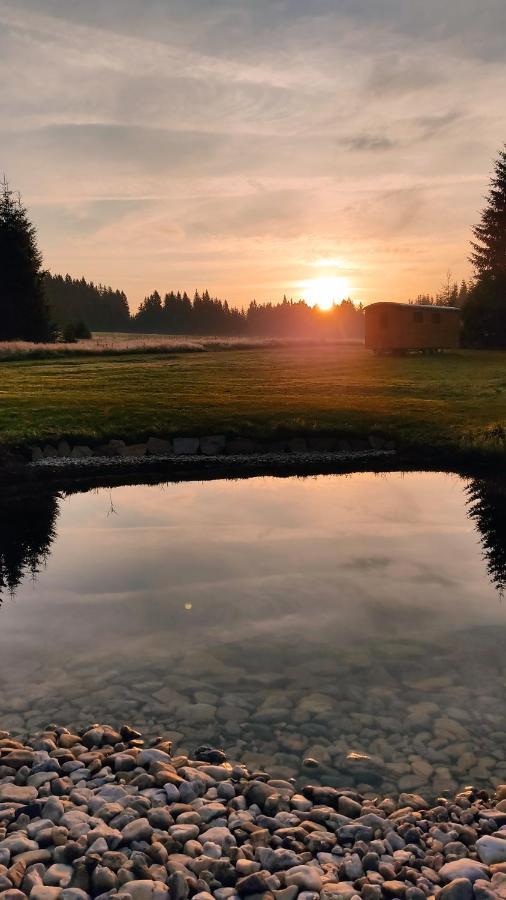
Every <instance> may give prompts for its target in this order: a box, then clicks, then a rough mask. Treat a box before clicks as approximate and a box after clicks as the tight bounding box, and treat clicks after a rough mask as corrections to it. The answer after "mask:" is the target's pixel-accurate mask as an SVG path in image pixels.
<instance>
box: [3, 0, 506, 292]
mask: <svg viewBox="0 0 506 900" xmlns="http://www.w3.org/2000/svg"><path fill="white" fill-rule="evenodd" d="M505 34H506V0H107V2H104V0H11V2H5V0H0V78H1V84H2V90H1V92H0V108H1V115H0V171H5V174H6V175H7V177H8V179H9V181H10V183H11V186H12V187H15V188H16V189H19V190H20V191H21V192H22V194H23V199H24V201H25V203H26V205H27V206H28V207H29V209H30V213H31V216H32V218H33V220H34V222H35V224H36V225H37V227H38V229H39V235H40V244H41V249H42V250H43V253H44V258H45V264H46V266H47V267H48V268H50V269H51V270H52V271H53V272H67V271H68V272H70V273H71V274H72V275H75V276H81V275H84V276H85V277H87V278H91V279H93V280H95V281H102V282H105V283H108V284H109V283H110V284H112V285H113V287H120V288H123V289H124V290H125V291H126V292H127V294H128V297H129V300H130V303H131V306H132V307H136V306H137V305H138V303H139V301H140V300H141V299H142V297H143V296H144V295H145V294H146V293H148V292H151V291H152V290H153V289H154V288H158V289H159V290H160V291H161V292H162V291H165V290H168V289H171V288H174V289H176V290H177V289H185V288H186V289H187V290H188V291H193V290H194V289H195V288H196V287H199V288H204V287H208V288H209V290H210V291H211V292H212V293H213V294H217V295H219V296H221V297H226V298H228V299H229V300H230V301H231V302H233V303H236V304H239V305H242V304H245V303H247V302H248V301H249V300H250V299H252V298H253V297H255V298H256V299H257V300H267V299H273V300H278V299H281V297H282V295H283V293H287V294H288V295H293V296H300V295H301V294H304V295H306V296H309V295H310V296H311V297H314V296H315V288H314V285H313V281H314V279H319V278H327V279H330V281H329V282H328V283H329V284H334V285H336V286H337V289H338V290H339V292H341V293H348V289H349V293H350V294H351V296H352V297H353V298H354V299H355V300H362V301H363V302H369V301H371V300H375V299H382V300H403V299H407V298H408V297H409V296H413V295H416V294H417V293H418V292H420V291H434V290H436V289H437V288H438V287H439V285H440V283H441V282H442V281H443V279H444V277H445V273H446V271H447V270H448V269H450V270H451V271H452V273H453V275H454V276H455V278H458V279H461V278H462V277H467V276H468V275H469V273H470V272H469V266H468V263H467V252H468V240H469V236H470V228H471V226H472V224H473V223H474V222H475V221H476V219H477V216H478V215H479V210H480V208H481V205H482V197H483V195H484V193H485V192H486V189H487V182H488V177H489V174H490V170H491V166H492V163H493V159H494V157H495V155H496V153H497V150H498V149H499V148H500V146H501V145H502V144H503V143H504V141H505V140H506V103H505V95H506V41H505ZM332 279H335V281H332ZM316 293H318V289H316ZM338 299H339V298H338Z"/></svg>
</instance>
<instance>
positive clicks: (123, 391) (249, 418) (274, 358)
mask: <svg viewBox="0 0 506 900" xmlns="http://www.w3.org/2000/svg"><path fill="white" fill-rule="evenodd" d="M374 429H376V430H379V431H381V432H383V433H385V434H387V435H391V436H392V437H394V438H395V439H397V440H398V441H400V442H401V444H402V445H403V446H404V447H406V448H417V449H419V450H420V449H421V450H423V449H424V448H425V449H426V450H427V452H428V453H429V452H430V451H431V450H438V449H439V450H445V451H450V452H451V451H455V452H461V451H463V450H464V451H465V450H469V449H477V450H479V451H484V452H487V453H492V454H496V453H499V454H503V453H504V451H505V447H506V443H505V440H506V354H501V353H493V352H478V351H476V352H475V351H461V352H455V353H448V354H444V355H441V356H435V357H423V356H411V357H400V358H395V357H375V356H373V355H372V354H370V353H369V352H367V351H365V350H363V349H362V348H350V347H338V346H331V347H329V346H327V347H325V346H322V347H300V346H299V347H281V348H276V349H255V350H230V351H222V352H219V353H218V352H216V353H213V352H207V353H198V354H197V353H196V354H192V353H188V354H183V355H169V354H167V355H159V354H157V355H150V354H148V353H147V354H146V355H143V356H138V355H136V356H129V355H128V354H124V355H121V356H112V357H106V358H104V357H100V356H98V355H97V356H92V357H84V358H79V357H77V358H63V359H55V358H52V359H43V360H26V359H25V360H20V361H15V362H2V363H1V364H0V443H2V444H4V445H6V444H8V445H17V446H19V445H25V444H30V443H35V442H41V441H45V440H51V439H53V440H54V439H55V438H56V437H63V436H64V437H67V438H72V437H74V438H79V439H80V440H83V441H87V442H88V441H89V442H96V441H97V440H100V439H103V438H109V437H123V438H125V439H127V440H136V439H142V438H145V437H147V436H149V435H151V434H152V435H155V434H157V435H170V434H205V433H207V434H209V433H213V432H214V433H216V432H227V433H235V434H241V435H243V434H253V435H255V434H257V435H258V434H261V435H275V434H279V433H292V434H310V433H318V432H321V433H325V432H332V433H336V432H337V433H353V434H355V435H366V434H368V433H369V432H370V431H371V430H374Z"/></svg>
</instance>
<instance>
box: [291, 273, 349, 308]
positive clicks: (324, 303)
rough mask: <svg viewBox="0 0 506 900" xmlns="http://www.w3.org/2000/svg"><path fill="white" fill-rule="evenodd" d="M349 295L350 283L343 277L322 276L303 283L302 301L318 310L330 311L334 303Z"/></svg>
mask: <svg viewBox="0 0 506 900" xmlns="http://www.w3.org/2000/svg"><path fill="white" fill-rule="evenodd" d="M349 295H350V281H349V279H348V278H346V277H344V276H343V275H322V276H321V277H320V278H310V279H309V280H308V281H305V282H304V283H303V291H302V296H303V298H304V300H305V301H306V303H308V304H309V306H318V307H319V308H320V309H324V310H328V309H332V307H333V305H334V303H340V302H341V300H345V299H346V298H347V297H349Z"/></svg>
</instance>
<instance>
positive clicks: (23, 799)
mask: <svg viewBox="0 0 506 900" xmlns="http://www.w3.org/2000/svg"><path fill="white" fill-rule="evenodd" d="M36 796H37V788H35V787H32V786H31V785H27V786H25V787H21V786H20V785H17V784H0V803H6V802H8V803H30V802H31V801H32V800H35V798H36Z"/></svg>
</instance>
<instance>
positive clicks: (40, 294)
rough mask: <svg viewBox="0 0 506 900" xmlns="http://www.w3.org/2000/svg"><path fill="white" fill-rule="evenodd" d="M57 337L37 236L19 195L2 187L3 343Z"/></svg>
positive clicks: (0, 325)
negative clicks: (49, 308)
mask: <svg viewBox="0 0 506 900" xmlns="http://www.w3.org/2000/svg"><path fill="white" fill-rule="evenodd" d="M53 337H54V329H53V328H52V326H51V322H50V317H49V310H48V305H47V301H46V297H45V292H44V272H43V270H42V256H41V253H40V251H39V249H38V247H37V233H36V231H35V228H34V226H33V225H32V224H31V223H30V222H29V221H28V217H27V213H26V210H25V208H24V207H23V205H22V203H21V199H20V197H19V195H17V194H14V192H13V191H11V190H10V188H9V185H8V183H7V181H6V180H5V177H4V179H3V181H2V182H1V183H0V340H8V341H9V340H16V339H17V340H25V341H48V340H52V338H53Z"/></svg>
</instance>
